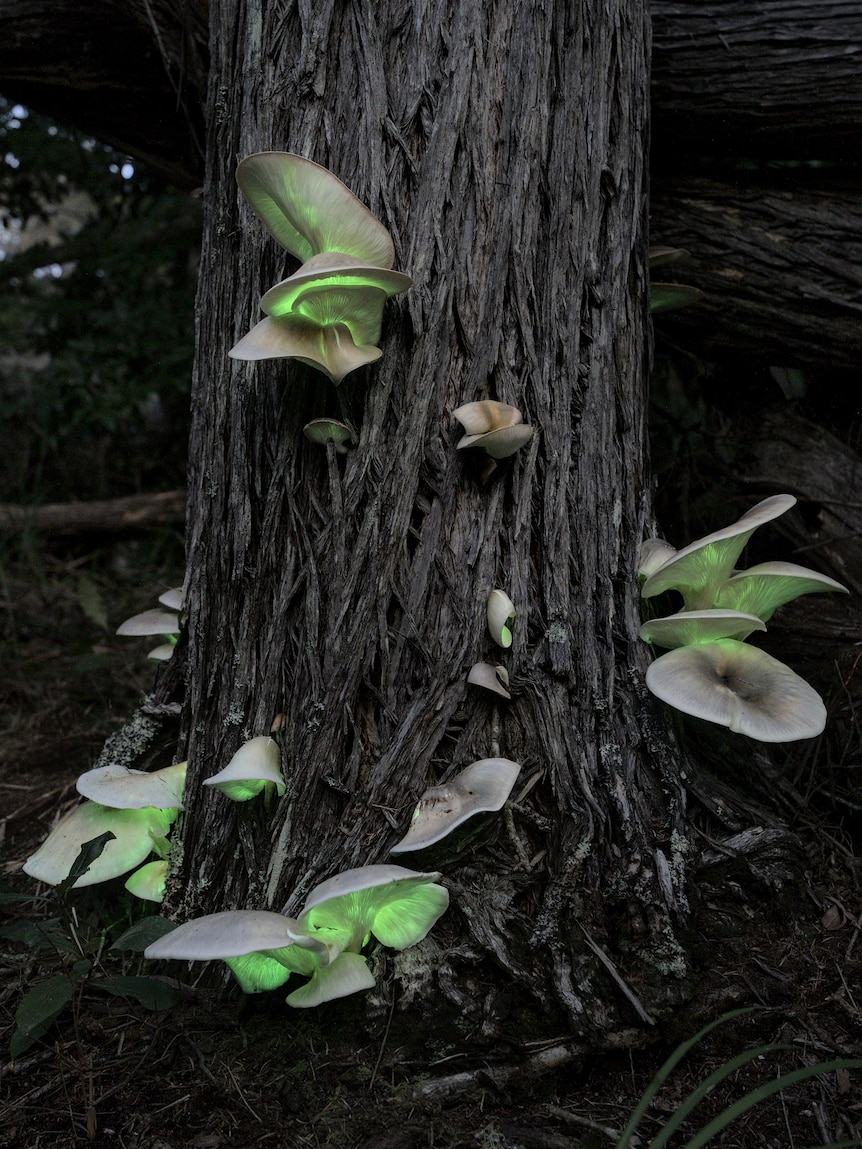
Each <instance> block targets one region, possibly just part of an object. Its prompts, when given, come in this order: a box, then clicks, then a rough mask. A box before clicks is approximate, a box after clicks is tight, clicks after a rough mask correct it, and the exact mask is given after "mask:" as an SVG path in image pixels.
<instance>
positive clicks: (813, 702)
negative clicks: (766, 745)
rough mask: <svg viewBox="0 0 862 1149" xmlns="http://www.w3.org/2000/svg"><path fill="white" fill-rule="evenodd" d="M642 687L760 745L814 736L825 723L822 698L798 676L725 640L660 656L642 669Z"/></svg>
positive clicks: (758, 653)
mask: <svg viewBox="0 0 862 1149" xmlns="http://www.w3.org/2000/svg"><path fill="white" fill-rule="evenodd" d="M646 684H647V686H648V687H649V689H650V690H651V691H652V692H653V694H655V695H656V697H658V698H660V699H662V701H663V702H667V703H668V704H669V705H670V706H675V707H676V709H677V710H682V711H684V712H685V713H686V714H692V715H694V716H695V717H696V718H704V719H706V720H707V721H708V722H717V723H718V724H719V725H720V726H727V727H728V728H729V729H730V730H733V731H735V732H736V733H738V734H747V735H748V736H749V737H751V738H756V739H757V740H758V741H760V742H794V741H796V740H797V739H799V738H814V737H815V736H816V735H817V734H820V733H821V732H822V731H823V728H824V726H825V725H826V707H825V706H824V705H823V700H822V699H821V697H820V695H819V694H818V693H817V691H816V690H814V689H813V688H812V687H811V686H809V685H808V683H807V682H806V681H805V680H804V679H803V678H800V677H799V675H798V674H794V672H793V671H792V670H791V669H790V667H788V666H785V665H784V663H783V662H779V661H778V660H777V659H775V658H772V657H771V656H770V655H768V654H765V653H764V652H763V651H762V650H758V649H757V648H756V647H753V646H749V645H747V643H744V642H737V641H735V640H734V639H730V638H726V639H722V640H721V641H719V642H712V643H701V644H698V645H695V646H683V647H680V648H679V649H678V650H671V651H670V652H669V653H668V654H663V655H662V656H661V658H657V659H656V661H655V662H654V663H652V665H651V666H650V667H649V669H648V670H647V674H646Z"/></svg>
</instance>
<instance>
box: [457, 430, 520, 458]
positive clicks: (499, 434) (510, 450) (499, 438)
mask: <svg viewBox="0 0 862 1149" xmlns="http://www.w3.org/2000/svg"><path fill="white" fill-rule="evenodd" d="M532 437H533V428H532V427H530V426H529V425H528V424H527V423H519V424H518V425H517V426H515V427H501V428H500V429H499V431H489V432H488V434H487V435H465V436H464V438H463V439H460V440H459V441H458V443H457V449H458V450H459V451H460V450H462V449H463V448H464V447H478V448H480V449H481V450H482V451H484V452H485V454H486V455H490V456H491V458H492V459H508V458H509V456H510V455H514V454H515V452H516V451H520V449H521V448H522V447H523V446H524V445H525V444H527V443H529V441H530V439H532ZM468 440H469V442H468Z"/></svg>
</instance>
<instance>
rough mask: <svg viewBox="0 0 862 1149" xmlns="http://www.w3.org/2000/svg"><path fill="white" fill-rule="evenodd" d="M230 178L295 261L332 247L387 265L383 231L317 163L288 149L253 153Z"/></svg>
mask: <svg viewBox="0 0 862 1149" xmlns="http://www.w3.org/2000/svg"><path fill="white" fill-rule="evenodd" d="M236 179H237V183H238V184H239V186H240V189H241V190H242V193H243V195H244V196H245V198H246V200H247V201H248V203H249V204H250V206H251V207H252V208H253V210H254V212H255V213H256V214H257V216H258V217H259V218H260V219H261V220H262V221H263V224H264V226H265V227H266V229H267V231H269V233H270V235H272V236H274V238H275V239H276V240H278V242H279V243H280V244H281V245H282V247H285V248H286V249H287V250H288V251H289V252H291V254H292V255H295V256H296V257H297V258H298V259H300V260H308V259H310V258H311V257H312V256H314V255H319V254H320V253H321V252H328V251H338V252H344V253H345V254H347V255H352V256H354V257H356V258H358V259H361V260H364V261H365V262H366V263H371V264H375V265H376V266H377V267H391V266H392V264H393V262H394V259H395V249H394V247H393V245H392V238H391V236H390V235H389V232H388V231H387V230H386V228H385V227H384V226H383V224H382V223H380V221H379V220H378V219H376V218H375V216H374V215H372V213H371V212H370V211H369V210H368V208H367V207H365V205H364V204H363V203H362V202H361V201H360V200H359V199H357V198H356V196H355V195H354V194H353V192H352V191H350V189H349V188H348V187H346V186H345V184H343V183H342V182H341V180H340V179H338V177H337V176H334V175H333V174H332V172H330V171H327V169H326V168H324V167H321V166H320V164H316V163H314V162H313V161H312V160H307V159H305V158H304V157H303V156H298V155H295V154H293V153H292V152H257V153H255V154H254V155H250V156H247V157H246V158H245V159H244V160H243V161H242V162H241V163H240V165H239V167H238V168H237V172H236Z"/></svg>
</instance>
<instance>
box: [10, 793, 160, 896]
mask: <svg viewBox="0 0 862 1149" xmlns="http://www.w3.org/2000/svg"><path fill="white" fill-rule="evenodd" d="M176 816H177V811H176V809H170V810H157V809H156V808H155V807H153V806H145V807H142V808H141V809H133V810H117V809H114V808H111V807H108V806H102V805H101V804H100V803H98V802H82V803H81V805H80V806H76V807H75V809H74V810H72V811H71V812H70V813H69V814H67V815H66V816H65V818H61V819H60V821H59V822H58V823H57V825H56V826H55V827H54V829H53V830H52V831H51V833H50V834H49V835H48V837H47V838H46V839H45V841H44V842H43V843H42V845H41V846H40V847H39V849H38V850H37V851H36V853H35V854H33V855H32V856H31V857H29V858H28V859H27V861H26V862H25V863H24V866H23V870H24V873H25V874H29V875H30V877H31V878H37V879H38V880H39V881H40V882H48V883H49V884H50V885H52V886H56V885H58V883H60V882H62V881H63V879H64V878H66V877H68V875H69V871H70V870H71V868H72V865H73V863H74V862H75V860H76V859H77V857H78V854H79V853H80V852H81V847H82V846H83V844H84V843H85V842H91V841H92V840H93V838H98V837H99V835H100V834H104V833H105V831H107V830H110V831H111V833H112V834H113V835H114V837H113V839H112V840H110V841H109V842H107V844H106V845H105V848H104V849H103V850H102V853H101V854H100V855H99V857H98V858H96V860H95V861H94V862H93V863H92V864H91V865H90V867H89V869H88V870H87V872H86V873H84V874H82V875H81V877H80V878H78V879H77V880H76V881H75V883H74V887H73V888H74V889H79V888H80V887H82V886H93V885H95V884H96V883H97V882H107V881H108V880H109V879H111V878H116V877H119V875H120V874H125V873H128V871H129V870H133V869H134V868H135V867H136V866H139V865H140V864H141V862H143V861H144V860H145V859H146V857H147V855H148V854H150V853H151V852H152V850H153V846H154V844H155V842H156V841H157V840H158V839H161V838H164V837H165V835H166V834H167V833H168V832H169V830H170V826H171V823H172V822H173V820H174V819H175V818H176Z"/></svg>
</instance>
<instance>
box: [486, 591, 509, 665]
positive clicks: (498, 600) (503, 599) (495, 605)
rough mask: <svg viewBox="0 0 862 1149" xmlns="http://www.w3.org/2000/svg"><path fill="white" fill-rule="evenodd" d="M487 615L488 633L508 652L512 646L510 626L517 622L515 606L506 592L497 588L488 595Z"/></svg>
mask: <svg viewBox="0 0 862 1149" xmlns="http://www.w3.org/2000/svg"><path fill="white" fill-rule="evenodd" d="M486 614H487V618H488V633H489V634H490V635H491V638H493V640H494V642H496V644H497V645H498V646H502V647H503V649H504V650H507V649H508V648H509V647H510V646H511V645H512V631H511V630H510V626H511V624H512V623H513V622H514V620H515V614H516V611H515V604H514V603H513V602H512V600H511V599H510V598H509V596H508V595H507V594H506V592H505V591H504V590H500V589H499V588H496V589H494V590H492V591H491V593H490V594H489V595H488V604H487V608H486Z"/></svg>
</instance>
